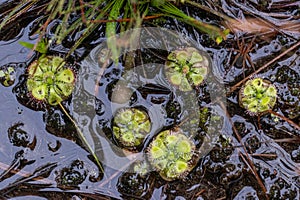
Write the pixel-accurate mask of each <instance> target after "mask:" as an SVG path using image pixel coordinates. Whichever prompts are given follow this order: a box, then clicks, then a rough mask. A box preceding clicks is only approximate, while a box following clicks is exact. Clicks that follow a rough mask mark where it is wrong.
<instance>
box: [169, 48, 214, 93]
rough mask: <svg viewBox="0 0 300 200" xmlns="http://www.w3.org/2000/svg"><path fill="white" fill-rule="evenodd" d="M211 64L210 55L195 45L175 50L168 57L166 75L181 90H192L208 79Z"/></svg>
mask: <svg viewBox="0 0 300 200" xmlns="http://www.w3.org/2000/svg"><path fill="white" fill-rule="evenodd" d="M209 65H210V59H209V58H208V56H207V55H206V54H204V53H203V52H201V51H199V50H197V49H195V48H193V47H187V48H184V49H180V50H175V51H173V52H171V53H170V54H169V55H168V57H167V62H166V64H165V70H166V76H167V78H168V80H169V81H170V82H171V83H172V84H173V85H176V86H178V87H179V89H180V90H181V91H191V90H192V86H191V85H194V86H199V85H200V84H201V83H202V82H203V81H204V80H205V79H206V77H207V74H208V68H209Z"/></svg>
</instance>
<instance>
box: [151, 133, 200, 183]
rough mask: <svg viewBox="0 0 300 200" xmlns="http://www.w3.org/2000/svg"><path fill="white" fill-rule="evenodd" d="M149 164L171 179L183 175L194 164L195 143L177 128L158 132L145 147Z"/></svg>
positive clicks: (164, 176)
mask: <svg viewBox="0 0 300 200" xmlns="http://www.w3.org/2000/svg"><path fill="white" fill-rule="evenodd" d="M147 155H148V159H149V162H150V164H151V165H152V166H153V167H154V169H155V170H156V171H157V172H159V174H160V176H161V177H162V178H163V179H165V180H167V181H172V180H175V179H178V178H183V177H185V176H186V175H187V174H188V173H189V172H190V171H191V170H192V169H193V167H194V166H195V163H196V162H195V158H196V154H195V144H194V143H193V142H192V141H191V140H190V139H188V138H187V137H186V136H185V135H184V134H183V133H182V131H181V129H179V128H177V129H174V130H165V131H163V132H161V133H159V134H158V135H157V136H156V137H155V138H154V139H153V141H152V142H151V143H150V145H149V147H148V148H147Z"/></svg>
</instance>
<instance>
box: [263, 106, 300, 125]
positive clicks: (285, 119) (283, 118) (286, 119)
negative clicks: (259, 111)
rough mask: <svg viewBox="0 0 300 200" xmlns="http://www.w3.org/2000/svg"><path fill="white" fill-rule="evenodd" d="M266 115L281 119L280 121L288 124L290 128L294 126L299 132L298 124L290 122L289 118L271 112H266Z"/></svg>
mask: <svg viewBox="0 0 300 200" xmlns="http://www.w3.org/2000/svg"><path fill="white" fill-rule="evenodd" d="M268 113H270V114H272V115H275V116H276V117H279V118H280V119H282V120H284V121H286V122H288V123H289V124H291V125H292V126H294V127H295V128H296V129H298V130H300V126H299V125H298V124H296V123H295V122H293V121H292V120H290V119H289V118H287V117H285V116H283V115H280V114H279V113H277V112H274V111H273V110H268Z"/></svg>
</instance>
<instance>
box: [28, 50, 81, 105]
mask: <svg viewBox="0 0 300 200" xmlns="http://www.w3.org/2000/svg"><path fill="white" fill-rule="evenodd" d="M65 65H66V63H65V61H64V60H63V58H61V57H58V56H45V57H41V58H39V59H38V60H36V61H34V62H33V63H32V64H31V65H30V66H29V67H28V80H27V88H28V91H29V92H30V93H31V95H32V97H33V98H34V99H36V100H37V101H47V103H49V104H50V105H57V104H59V103H60V102H61V101H63V100H65V99H67V98H68V97H69V96H70V95H71V94H72V91H73V89H74V83H75V74H74V71H73V70H72V69H70V68H67V67H65Z"/></svg>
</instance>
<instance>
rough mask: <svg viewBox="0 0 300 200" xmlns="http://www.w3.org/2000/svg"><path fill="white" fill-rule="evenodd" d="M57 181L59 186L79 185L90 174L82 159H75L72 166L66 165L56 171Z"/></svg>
mask: <svg viewBox="0 0 300 200" xmlns="http://www.w3.org/2000/svg"><path fill="white" fill-rule="evenodd" d="M56 174H57V176H56V178H55V181H56V183H57V186H58V187H59V188H70V187H75V188H76V187H78V185H79V184H81V183H82V182H83V181H85V179H86V178H87V176H88V170H87V169H86V167H85V166H84V162H83V161H81V160H74V161H73V162H72V163H71V166H69V167H64V168H62V169H61V170H60V171H58V172H56Z"/></svg>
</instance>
